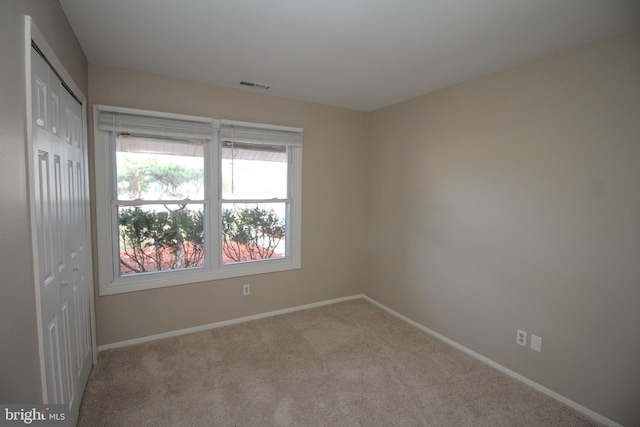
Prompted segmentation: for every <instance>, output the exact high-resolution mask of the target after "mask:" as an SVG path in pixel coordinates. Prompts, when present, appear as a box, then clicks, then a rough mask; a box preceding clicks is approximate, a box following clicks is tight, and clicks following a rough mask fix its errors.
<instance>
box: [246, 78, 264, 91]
mask: <svg viewBox="0 0 640 427" xmlns="http://www.w3.org/2000/svg"><path fill="white" fill-rule="evenodd" d="M240 84H241V85H243V86H249V87H255V88H257V89H265V90H266V89H269V86H268V85H263V84H261V83H253V82H247V81H244V80H243V81H241V82H240Z"/></svg>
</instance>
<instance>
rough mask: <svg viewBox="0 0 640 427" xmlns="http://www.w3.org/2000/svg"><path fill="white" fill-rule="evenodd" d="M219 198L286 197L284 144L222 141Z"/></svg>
mask: <svg viewBox="0 0 640 427" xmlns="http://www.w3.org/2000/svg"><path fill="white" fill-rule="evenodd" d="M221 167H222V198H223V199H273V198H278V199H286V198H287V147H284V146H282V147H280V146H265V145H254V144H240V143H238V144H233V146H232V145H231V143H230V142H223V145H222V163H221Z"/></svg>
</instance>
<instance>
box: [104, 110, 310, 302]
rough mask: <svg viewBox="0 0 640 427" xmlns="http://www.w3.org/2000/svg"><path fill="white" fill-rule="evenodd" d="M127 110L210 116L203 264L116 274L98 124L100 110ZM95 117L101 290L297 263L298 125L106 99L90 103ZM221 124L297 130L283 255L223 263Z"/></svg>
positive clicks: (107, 147)
mask: <svg viewBox="0 0 640 427" xmlns="http://www.w3.org/2000/svg"><path fill="white" fill-rule="evenodd" d="M101 111H104V112H127V113H131V114H140V115H148V116H155V117H161V118H169V119H171V118H177V119H187V120H196V121H209V122H210V123H211V126H212V128H213V137H212V139H211V140H210V142H206V143H205V180H206V182H207V184H208V185H207V186H206V188H207V190H206V194H205V199H207V200H208V203H207V207H208V209H209V211H210V212H207V215H206V218H207V221H206V224H205V231H204V233H205V242H206V245H207V246H206V248H205V253H206V255H205V257H206V258H205V266H203V267H198V268H190V269H185V270H179V271H177V270H163V271H160V272H149V273H139V274H135V275H130V276H120V275H118V274H116V270H115V267H114V265H115V259H116V257H118V256H119V254H118V247H119V244H118V241H117V239H118V236H117V233H116V235H114V233H113V229H114V227H115V224H114V221H116V224H117V218H114V214H113V209H112V203H113V191H114V188H113V181H114V179H113V178H114V175H113V174H114V172H115V150H114V148H113V147H112V145H111V144H113V143H114V142H113V141H112V139H113V138H112V135H113V132H112V131H106V130H101V129H100V126H99V115H100V112H101ZM93 122H94V160H95V184H96V198H95V200H96V225H97V254H98V257H97V258H98V280H99V293H100V295H113V294H119V293H125V292H134V291H141V290H148V289H156V288H163V287H168V286H178V285H186V284H193V283H198V282H205V281H213V280H219V279H226V278H232V277H241V276H249V275H255V274H264V273H274V272H280V271H286V270H294V269H299V268H301V232H302V227H301V217H302V144H301V139H302V129H301V128H293V127H286V126H276V125H266V124H265V125H262V124H257V123H248V122H239V121H230V120H218V119H211V118H206V117H197V116H186V115H181V114H172V113H162V112H157V111H147V110H138V109H130V108H122V107H113V106H108V105H94V106H93ZM221 123H223V124H233V125H237V126H245V127H248V128H254V129H264V130H265V132H267V133H269V130H274V131H276V132H275V133H274V134H277V132H278V131H289V132H298V133H299V134H300V143H299V144H297V143H294V144H288V143H286V142H285V143H284V144H283V145H287V146H288V147H289V149H288V152H289V155H288V162H289V163H288V176H287V177H288V186H289V192H290V194H289V195H288V196H289V197H288V198H290V199H291V201H290V204H289V218H288V221H287V241H286V244H287V245H288V247H287V249H288V253H287V257H285V258H278V259H268V260H267V259H265V260H256V261H247V262H240V263H232V264H224V265H223V264H222V255H221V252H222V249H221V247H220V245H221V235H220V230H221V226H222V218H221V215H220V206H221V203H222V198H221V196H222V194H221V187H220V182H221V167H220V159H221V144H220V142H219V138H218V135H219V130H220V127H221Z"/></svg>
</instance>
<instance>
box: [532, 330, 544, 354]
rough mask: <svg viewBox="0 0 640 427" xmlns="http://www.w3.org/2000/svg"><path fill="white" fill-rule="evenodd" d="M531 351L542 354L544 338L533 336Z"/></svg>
mask: <svg viewBox="0 0 640 427" xmlns="http://www.w3.org/2000/svg"><path fill="white" fill-rule="evenodd" d="M531 350H534V351H537V352H541V351H542V337H539V336H538V335H534V334H531Z"/></svg>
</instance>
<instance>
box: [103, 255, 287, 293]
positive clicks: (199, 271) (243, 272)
mask: <svg viewBox="0 0 640 427" xmlns="http://www.w3.org/2000/svg"><path fill="white" fill-rule="evenodd" d="M299 268H300V262H299V261H295V260H291V259H282V260H262V261H251V262H245V263H238V264H230V265H225V266H223V267H221V268H220V269H219V270H217V271H212V270H208V269H206V268H194V269H192V270H182V271H162V272H152V273H146V274H136V275H134V276H125V277H118V278H117V279H116V280H115V281H113V282H111V283H100V296H105V295H115V294H122V293H126V292H136V291H144V290H149V289H158V288H166V287H169V286H179V285H188V284H192V283H198V282H209V281H212V280H219V279H228V278H232V277H242V276H251V275H255V274H264V273H275V272H279V271H287V270H297V269H299Z"/></svg>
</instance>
